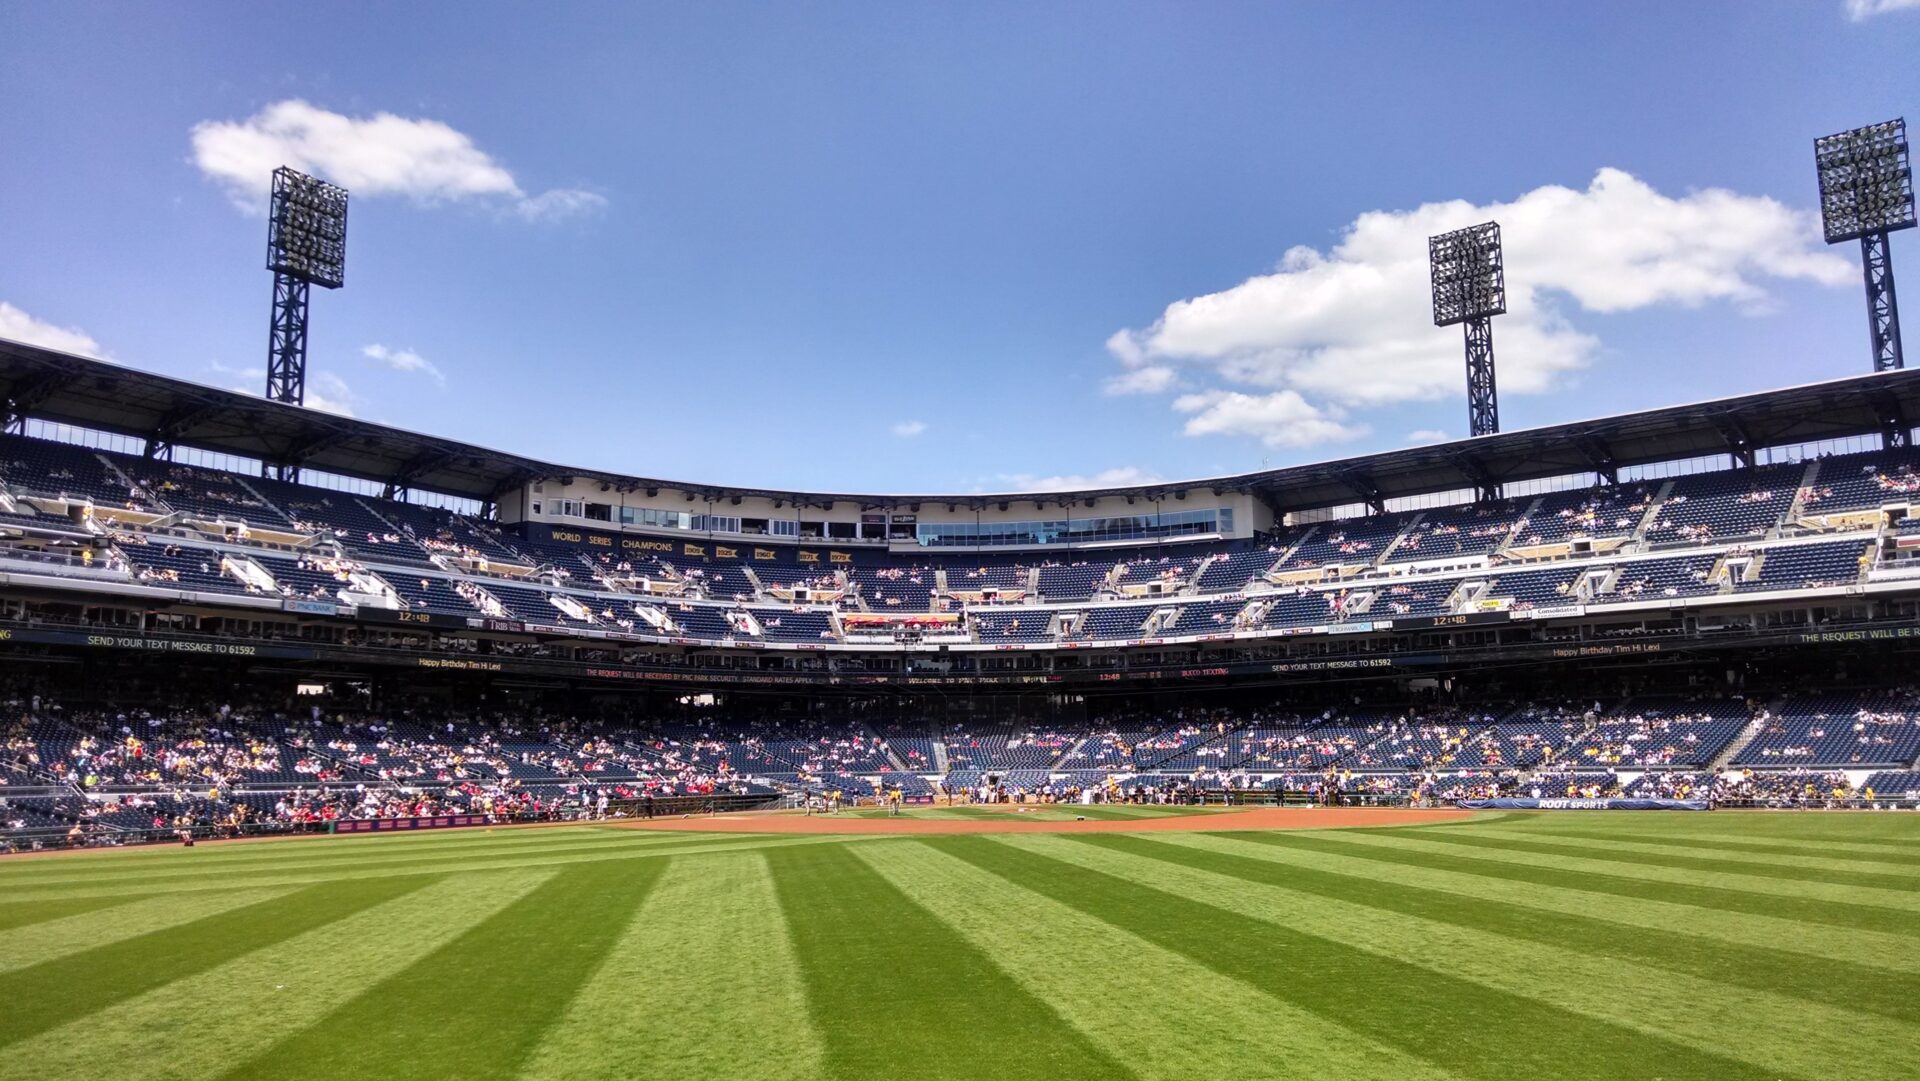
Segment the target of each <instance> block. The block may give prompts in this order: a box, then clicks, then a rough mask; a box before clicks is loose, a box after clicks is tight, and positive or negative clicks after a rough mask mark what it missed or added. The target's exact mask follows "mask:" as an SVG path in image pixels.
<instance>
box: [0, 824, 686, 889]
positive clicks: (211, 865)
mask: <svg viewBox="0 0 1920 1081" xmlns="http://www.w3.org/2000/svg"><path fill="white" fill-rule="evenodd" d="M687 836H688V835H687V834H684V833H680V834H674V833H645V832H641V831H637V830H636V831H633V832H630V833H628V834H626V835H625V836H623V837H616V838H613V839H610V840H609V839H601V838H597V837H594V836H592V835H583V834H574V835H571V836H568V837H564V838H559V837H557V838H554V839H553V841H552V842H550V843H548V844H543V845H529V844H521V843H514V844H507V845H494V844H490V843H488V842H487V841H486V840H484V839H479V838H476V839H475V841H474V842H472V843H469V844H465V845H459V846H453V847H450V848H433V849H428V850H422V851H413V850H409V851H406V852H391V853H389V852H380V853H372V852H335V853H327V852H321V851H318V850H317V848H318V846H315V845H308V846H307V847H309V848H314V849H316V850H315V851H314V852H312V853H311V854H308V855H305V856H304V857H302V858H282V859H275V860H271V861H266V862H253V861H249V862H245V863H235V862H231V861H213V862H207V861H203V860H201V859H200V858H199V856H200V853H201V851H202V850H201V849H199V848H193V849H186V848H181V849H175V850H174V852H175V854H176V858H175V859H172V860H169V861H168V862H166V863H162V864H149V865H147V866H145V867H141V868H138V869H134V868H122V867H114V866H94V867H89V868H85V869H84V870H78V871H70V872H68V873H66V874H60V875H41V876H31V877H29V876H22V877H21V878H19V879H18V880H14V879H11V878H0V886H11V887H17V888H26V887H40V888H44V887H51V886H90V885H98V884H99V883H101V882H107V881H117V880H119V879H121V878H124V877H126V876H127V875H128V874H129V873H137V874H138V875H139V876H140V880H141V881H143V882H151V883H153V884H155V885H156V886H158V885H162V884H165V883H168V882H175V881H181V880H197V881H206V882H211V883H215V884H219V885H227V884H238V885H244V884H245V883H246V882H248V881H249V880H252V879H256V878H262V877H267V876H272V875H296V874H297V875H326V874H329V873H331V872H333V871H336V870H343V869H353V870H376V869H380V868H398V869H402V870H403V871H404V872H405V873H410V874H419V873H437V872H440V871H443V870H462V869H464V868H465V867H466V866H467V865H469V864H477V863H481V862H485V861H502V860H509V861H510V860H514V859H517V858H520V857H522V856H534V857H539V858H546V857H549V856H566V855H593V854H603V855H607V856H610V857H618V858H624V857H626V856H628V855H633V854H637V853H639V852H641V851H643V850H646V849H650V848H656V847H659V846H661V845H676V844H678V845H684V844H687V843H688V840H687ZM343 843H345V844H347V845H349V846H351V845H353V844H354V840H353V839H343Z"/></svg>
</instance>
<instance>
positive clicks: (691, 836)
mask: <svg viewBox="0 0 1920 1081" xmlns="http://www.w3.org/2000/svg"><path fill="white" fill-rule="evenodd" d="M841 840H843V838H841V837H836V836H832V835H816V836H798V837H795V836H782V835H777V834H740V833H676V834H674V835H673V840H672V841H671V842H670V843H666V844H660V845H649V846H643V847H640V848H635V849H604V850H597V851H589V852H585V853H573V854H566V853H562V854H559V855H552V854H548V853H545V852H541V851H536V850H529V851H527V852H525V853H523V854H520V855H516V856H507V857H498V858H483V859H474V860H448V861H443V860H428V861H423V862H421V863H415V864H394V865H391V866H383V867H376V868H373V869H372V870H359V869H353V870H346V869H340V870H323V871H314V872H310V873H303V874H288V873H277V874H271V875H268V876H266V877H263V878H242V879H236V880H234V881H233V882H223V883H211V884H210V883H208V882H206V881H204V880H199V879H194V878H185V879H172V880H169V881H165V882H158V883H156V882H153V881H151V880H150V879H148V878H146V877H145V876H140V877H135V878H126V879H123V880H121V881H119V882H117V883H111V884H102V885H98V886H68V887H43V888H40V889H38V890H34V891H21V892H32V893H33V894H34V896H36V897H102V896H113V895H118V894H126V893H153V894H161V893H171V894H173V895H175V896H178V895H180V894H185V893H194V892H201V891H206V890H227V889H234V888H239V887H254V888H265V887H298V886H307V885H312V884H314V883H317V882H339V881H349V880H361V879H373V878H385V877H390V876H395V875H402V876H418V875H421V874H429V873H431V874H447V873H453V872H467V871H512V870H519V869H522V868H528V867H550V868H556V869H557V868H561V867H570V866H578V865H582V864H587V863H596V862H602V861H614V862H626V861H630V860H644V859H662V858H665V857H668V856H673V855H688V854H694V853H701V852H729V851H739V850H742V849H758V848H768V847H785V846H804V845H816V844H837V843H839V842H840V841H841ZM0 888H4V887H0Z"/></svg>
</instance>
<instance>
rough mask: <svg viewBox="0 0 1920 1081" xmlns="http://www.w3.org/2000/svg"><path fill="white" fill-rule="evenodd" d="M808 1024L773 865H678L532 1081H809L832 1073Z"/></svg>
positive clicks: (541, 1059)
mask: <svg viewBox="0 0 1920 1081" xmlns="http://www.w3.org/2000/svg"><path fill="white" fill-rule="evenodd" d="M806 1018H807V997H806V988H805V985H804V984H803V982H802V980H801V977H800V968H799V963H798V962H797V961H795V960H794V957H793V947H792V944H791V943H790V942H789V941H788V939H787V928H786V921H785V920H784V919H782V917H781V915H780V904H779V901H778V899H777V898H776V897H775V896H774V889H773V877H772V875H771V874H770V873H769V872H768V870H767V861H766V860H765V858H763V857H762V856H761V855H760V854H759V853H757V852H730V853H722V854H718V855H710V856H700V857H697V858H696V857H688V858H686V859H676V860H670V861H668V863H667V868H666V872H665V873H664V874H663V875H662V876H661V879H660V881H659V883H658V884H657V885H655V887H654V888H653V890H652V891H651V892H649V893H648V895H647V899H646V901H645V903H643V904H642V905H641V907H640V910H639V911H638V912H637V913H636V914H635V915H634V918H633V919H632V920H631V921H629V923H628V924H627V927H626V928H625V930H624V932H623V933H622V934H621V936H620V938H619V939H618V940H617V941H616V942H615V943H614V944H613V946H612V948H611V949H610V950H609V951H608V954H607V958H606V961H605V963H604V964H602V965H601V966H600V968H599V970H598V971H596V972H595V973H594V976H593V978H592V979H591V980H589V981H587V983H586V984H585V985H584V986H582V987H581V989H580V992H579V993H578V994H577V995H575V996H574V998H573V1004H572V1006H571V1007H570V1008H569V1009H568V1010H567V1013H566V1015H565V1016H564V1017H562V1018H561V1019H560V1020H559V1021H558V1022H557V1023H555V1024H554V1025H553V1026H552V1027H551V1028H549V1029H548V1030H547V1033H546V1036H545V1037H544V1038H543V1039H542V1040H541V1042H540V1045H539V1046H538V1047H537V1048H536V1049H535V1050H534V1052H533V1055H532V1057H531V1058H530V1059H529V1060H528V1061H527V1063H526V1066H525V1067H524V1068H523V1069H522V1071H521V1076H523V1077H527V1078H532V1079H552V1081H578V1079H580V1078H583V1077H660V1078H679V1077H689V1078H691V1077H714V1078H727V1079H728V1081H809V1079H812V1078H821V1077H825V1076H826V1074H825V1072H824V1063H823V1058H822V1050H821V1046H822V1045H821V1040H820V1037H819V1035H818V1034H817V1033H815V1032H814V1031H813V1028H812V1026H811V1025H809V1024H808V1023H807V1019H806ZM910 1072H911V1071H910V1070H908V1071H903V1073H902V1074H901V1076H903V1077H904V1076H906V1074H907V1073H910Z"/></svg>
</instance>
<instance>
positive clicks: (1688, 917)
mask: <svg viewBox="0 0 1920 1081" xmlns="http://www.w3.org/2000/svg"><path fill="white" fill-rule="evenodd" d="M1162 839H1164V840H1167V841H1169V842H1177V843H1179V844H1183V845H1189V846H1192V847H1194V848H1202V849H1208V850H1212V851H1219V852H1226V853H1228V854H1230V855H1236V856H1245V857H1248V858H1251V859H1258V860H1265V861H1269V862H1272V863H1275V864H1280V865H1284V866H1289V867H1301V868H1305V869H1307V870H1312V871H1323V872H1327V873H1330V874H1336V875H1344V876H1347V877H1349V878H1353V879H1358V880H1361V881H1366V882H1373V881H1376V880H1378V879H1380V878H1381V877H1390V878H1391V879H1392V880H1393V882H1395V883H1396V884H1398V885H1402V886H1410V887H1417V888H1419V889H1425V890H1433V891H1437V892H1441V893H1446V894H1450V895H1453V896H1458V897H1468V898H1476V899H1480V900H1485V901H1495V902H1501V903H1505V904H1513V905H1523V906H1525V907H1527V908H1530V909H1536V910H1539V911H1541V912H1548V913H1555V914H1559V915H1563V916H1573V917H1579V918H1582V919H1589V920H1598V921H1603V922H1605V923H1607V924H1609V925H1611V926H1613V927H1615V928H1616V933H1617V934H1636V933H1639V932H1640V931H1641V930H1642V929H1645V928H1654V929H1658V930H1664V931H1674V932H1679V933H1682V934H1686V935H1693V936H1696V937H1699V938H1705V939H1712V940H1716V941H1723V942H1727V943H1731V944H1733V945H1736V946H1753V947H1759V948H1761V949H1765V950H1780V951H1785V952H1787V953H1790V954H1794V955H1796V956H1797V958H1798V963H1799V964H1801V965H1806V966H1813V967H1818V966H1820V965H1824V964H1825V963H1827V961H1828V960H1829V959H1838V960H1840V961H1843V962H1846V963H1849V964H1852V965H1864V966H1866V967H1868V968H1872V969H1891V970H1893V971H1896V972H1901V973H1907V972H1911V971H1915V970H1920V938H1909V937H1903V936H1900V935H1891V934H1886V933H1884V932H1879V931H1861V930H1841V929H1839V928H1835V927H1828V926H1825V925H1821V924H1811V923H1805V922H1802V921H1799V920H1793V919H1785V918H1782V917H1778V916H1760V915H1754V914H1751V913H1745V912H1729V911H1727V910H1725V909H1705V908H1697V907H1695V906H1693V905H1686V904H1678V903H1675V902H1672V901H1656V900H1650V899H1647V898H1641V897H1623V896H1620V895H1618V894H1605V893H1591V892H1587V891H1583V890H1576V889H1569V888H1567V887H1564V886H1547V885H1540V884H1538V883H1532V882H1516V881H1513V880H1512V879H1508V878H1489V877H1485V876H1482V875H1477V874H1467V873H1463V872H1460V871H1443V870H1435V869H1432V868H1428V867H1416V866H1414V865H1412V864H1410V863H1398V864H1395V865H1394V866H1393V868H1392V869H1391V870H1390V871H1383V870H1382V868H1381V866H1380V863H1379V861H1377V860H1367V859H1361V858H1357V857H1353V856H1342V855H1331V854H1328V853H1324V852H1318V851H1313V850H1309V849H1306V848H1301V847H1299V846H1293V845H1289V846H1284V847H1283V846H1280V845H1274V844H1265V843H1262V842H1261V841H1260V838H1259V835H1256V834H1247V833H1196V834H1183V835H1181V836H1180V837H1178V838H1173V837H1165V838H1162ZM1879 975H1880V973H1879V972H1877V971H1876V972H1875V973H1874V978H1876V979H1877V978H1878V977H1879Z"/></svg>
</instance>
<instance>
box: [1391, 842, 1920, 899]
mask: <svg viewBox="0 0 1920 1081" xmlns="http://www.w3.org/2000/svg"><path fill="white" fill-rule="evenodd" d="M1376 832H1378V833H1379V834H1381V835H1383V836H1388V837H1409V838H1413V839H1415V840H1423V841H1438V842H1440V843H1441V844H1450V845H1463V846H1467V847H1470V848H1490V849H1494V850H1497V851H1501V852H1523V853H1527V854H1541V855H1548V856H1570V857H1574V858H1576V859H1587V860H1600V861H1602V862H1605V863H1624V864H1631V865H1633V866H1635V867H1674V868H1680V869H1682V870H1688V871H1708V872H1713V873H1723V874H1738V875H1762V876H1765V877H1767V878H1782V879H1792V880H1795V881H1800V882H1826V883H1832V884H1835V885H1840V886H1850V887H1851V886H1871V887H1875V888H1878V889H1886V890H1896V891H1914V890H1920V877H1916V875H1920V871H1916V872H1912V873H1906V874H1902V873H1898V872H1884V871H1882V872H1876V871H1869V870H1865V869H1862V868H1846V869H1834V868H1831V867H1821V866H1818V865H1817V863H1818V861H1817V860H1815V859H1813V858H1807V857H1800V858H1792V857H1779V856H1773V857H1756V856H1745V857H1740V856H1732V855H1726V856H1704V855H1685V854H1681V853H1674V852H1668V851H1663V850H1661V849H1658V848H1656V847H1652V846H1648V847H1645V848H1643V847H1640V846H1632V847H1629V846H1628V844H1627V843H1622V842H1615V843H1613V844H1596V843H1594V842H1591V841H1563V840H1557V839H1556V840H1546V839H1543V838H1540V837H1538V836H1529V835H1524V834H1523V835H1514V834H1511V833H1502V832H1499V831H1490V830H1470V831H1469V830H1453V831H1450V832H1444V833H1436V832H1435V831H1433V830H1421V829H1406V828H1390V829H1382V830H1378V831H1376Z"/></svg>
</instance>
